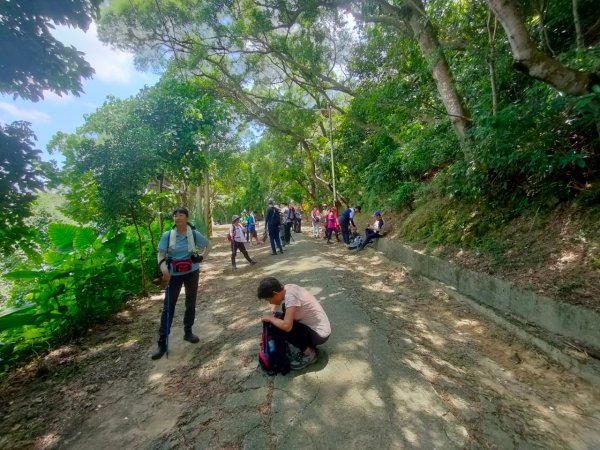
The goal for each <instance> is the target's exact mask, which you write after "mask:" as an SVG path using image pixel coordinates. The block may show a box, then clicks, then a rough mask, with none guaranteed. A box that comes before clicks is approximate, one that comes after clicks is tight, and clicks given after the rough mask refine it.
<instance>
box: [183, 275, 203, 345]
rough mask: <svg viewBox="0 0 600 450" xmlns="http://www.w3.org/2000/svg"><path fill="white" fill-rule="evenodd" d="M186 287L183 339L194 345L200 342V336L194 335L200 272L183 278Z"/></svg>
mask: <svg viewBox="0 0 600 450" xmlns="http://www.w3.org/2000/svg"><path fill="white" fill-rule="evenodd" d="M183 278H184V279H183V283H184V285H185V314H184V315H183V330H184V335H183V339H185V340H186V341H188V342H191V343H192V344H196V343H198V342H199V341H200V339H199V338H198V336H196V335H194V334H193V333H192V326H193V325H194V321H195V320H196V297H197V295H198V281H199V280H200V270H195V271H193V272H192V273H188V274H186V275H184V276H183Z"/></svg>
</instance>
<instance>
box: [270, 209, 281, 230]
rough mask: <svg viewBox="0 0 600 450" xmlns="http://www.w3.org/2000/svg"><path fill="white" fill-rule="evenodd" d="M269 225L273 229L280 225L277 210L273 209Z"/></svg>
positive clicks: (279, 216)
mask: <svg viewBox="0 0 600 450" xmlns="http://www.w3.org/2000/svg"><path fill="white" fill-rule="evenodd" d="M269 225H270V226H273V227H278V226H279V225H281V215H280V212H279V210H278V209H275V208H273V215H272V216H271V219H270V220H269Z"/></svg>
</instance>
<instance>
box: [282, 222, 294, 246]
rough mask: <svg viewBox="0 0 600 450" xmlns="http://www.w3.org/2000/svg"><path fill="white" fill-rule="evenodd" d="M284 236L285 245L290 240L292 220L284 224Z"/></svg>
mask: <svg viewBox="0 0 600 450" xmlns="http://www.w3.org/2000/svg"><path fill="white" fill-rule="evenodd" d="M283 235H284V238H285V245H289V243H290V240H291V238H292V222H289V223H286V224H285V229H284V234H283Z"/></svg>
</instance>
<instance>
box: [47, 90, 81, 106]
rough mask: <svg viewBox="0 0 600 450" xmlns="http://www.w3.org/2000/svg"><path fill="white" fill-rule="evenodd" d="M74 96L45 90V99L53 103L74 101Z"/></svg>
mask: <svg viewBox="0 0 600 450" xmlns="http://www.w3.org/2000/svg"><path fill="white" fill-rule="evenodd" d="M73 98H74V96H73V95H70V94H63V95H62V96H61V95H58V94H55V93H54V92H52V91H44V100H45V101H48V102H52V103H58V104H65V103H69V102H72V101H73Z"/></svg>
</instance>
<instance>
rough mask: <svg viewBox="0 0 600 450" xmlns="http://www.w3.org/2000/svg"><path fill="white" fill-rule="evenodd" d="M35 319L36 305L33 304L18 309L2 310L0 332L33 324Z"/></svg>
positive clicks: (0, 310)
mask: <svg viewBox="0 0 600 450" xmlns="http://www.w3.org/2000/svg"><path fill="white" fill-rule="evenodd" d="M35 319H36V314H35V305H33V304H31V303H27V304H25V305H23V306H18V307H12V308H5V309H0V331H5V330H8V329H10V328H16V327H20V326H23V325H30V324H33V323H34V322H35Z"/></svg>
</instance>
